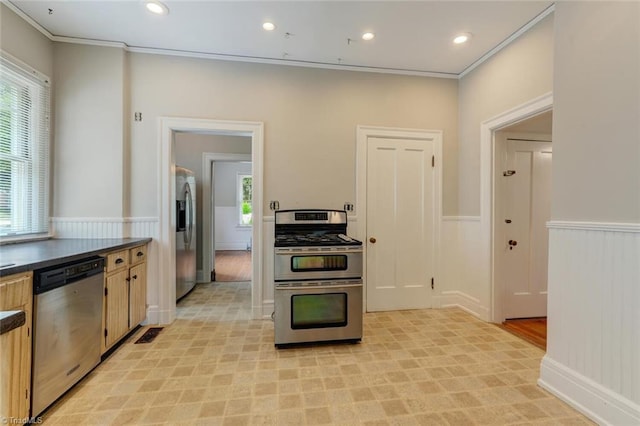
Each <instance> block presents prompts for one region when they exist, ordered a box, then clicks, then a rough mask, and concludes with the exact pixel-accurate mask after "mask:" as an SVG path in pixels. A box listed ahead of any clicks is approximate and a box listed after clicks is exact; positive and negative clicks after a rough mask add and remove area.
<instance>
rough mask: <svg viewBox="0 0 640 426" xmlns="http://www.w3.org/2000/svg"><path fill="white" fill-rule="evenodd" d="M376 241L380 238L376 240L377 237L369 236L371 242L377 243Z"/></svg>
mask: <svg viewBox="0 0 640 426" xmlns="http://www.w3.org/2000/svg"><path fill="white" fill-rule="evenodd" d="M376 241H378V240H376V239H375V237H370V238H369V242H370V243H371V244H375V243H376Z"/></svg>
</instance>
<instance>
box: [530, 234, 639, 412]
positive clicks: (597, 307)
mask: <svg viewBox="0 0 640 426" xmlns="http://www.w3.org/2000/svg"><path fill="white" fill-rule="evenodd" d="M549 228H550V229H549V305H548V311H549V314H548V335H547V355H546V356H545V357H544V359H543V361H542V367H541V377H540V380H539V384H540V385H541V386H543V387H545V388H546V389H548V390H549V391H551V392H552V393H554V394H556V395H557V396H558V397H560V398H562V399H564V400H565V401H567V402H568V403H570V404H572V405H574V406H575V407H576V408H578V409H579V410H581V411H583V412H584V413H585V414H587V415H588V416H590V417H591V418H593V419H594V420H596V421H597V422H599V423H602V424H640V225H638V224H630V225H625V226H621V225H620V224H611V226H608V224H586V223H569V222H556V223H554V222H550V223H549Z"/></svg>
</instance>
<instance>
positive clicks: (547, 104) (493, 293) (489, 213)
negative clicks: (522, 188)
mask: <svg viewBox="0 0 640 426" xmlns="http://www.w3.org/2000/svg"><path fill="white" fill-rule="evenodd" d="M552 107H553V94H552V93H551V92H549V93H546V94H544V95H542V96H539V97H537V98H535V99H532V100H530V101H528V102H525V103H524V104H522V105H519V106H517V107H515V108H512V109H510V110H508V111H505V112H503V113H502V114H499V115H498V116H496V117H493V118H491V119H489V120H487V121H485V122H483V123H482V124H481V125H480V226H481V232H482V239H481V241H485V242H486V244H487V246H486V253H487V257H486V259H487V261H488V265H489V271H488V272H489V276H488V277H487V280H486V282H488V283H489V293H490V295H489V300H490V301H491V310H490V313H489V318H490V319H491V321H493V322H496V323H501V322H502V321H503V320H504V317H503V314H502V294H501V292H500V288H498V286H497V283H496V280H495V268H496V265H495V257H496V256H495V250H496V243H495V230H494V226H493V224H494V223H495V216H494V214H495V206H494V203H495V199H496V195H495V191H496V187H495V182H494V179H493V176H494V174H495V167H496V165H495V143H494V133H495V132H496V131H497V130H500V129H502V128H504V127H507V126H510V125H512V124H515V123H518V122H520V121H523V120H526V119H528V118H531V117H533V116H536V115H538V114H541V113H543V112H545V111H549V110H550V109H552Z"/></svg>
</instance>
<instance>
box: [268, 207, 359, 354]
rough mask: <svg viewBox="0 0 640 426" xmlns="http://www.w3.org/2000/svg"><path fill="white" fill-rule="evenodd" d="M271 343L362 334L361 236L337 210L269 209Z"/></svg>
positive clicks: (331, 338) (278, 344)
mask: <svg viewBox="0 0 640 426" xmlns="http://www.w3.org/2000/svg"><path fill="white" fill-rule="evenodd" d="M274 259H275V260H274V281H275V295H274V308H275V314H274V323H275V324H274V328H275V345H276V346H282V345H288V344H292V343H309V342H326V341H338V340H350V341H359V340H361V339H362V242H360V241H358V240H355V239H353V238H351V237H349V236H347V213H346V212H345V211H343V210H280V211H276V212H275V256H274Z"/></svg>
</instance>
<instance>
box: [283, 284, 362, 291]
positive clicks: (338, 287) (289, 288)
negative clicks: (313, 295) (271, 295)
mask: <svg viewBox="0 0 640 426" xmlns="http://www.w3.org/2000/svg"><path fill="white" fill-rule="evenodd" d="M355 287H362V284H344V285H343V284H340V285H307V286H291V287H288V286H276V290H315V289H321V290H326V289H331V288H334V289H336V290H338V289H341V288H355Z"/></svg>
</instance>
